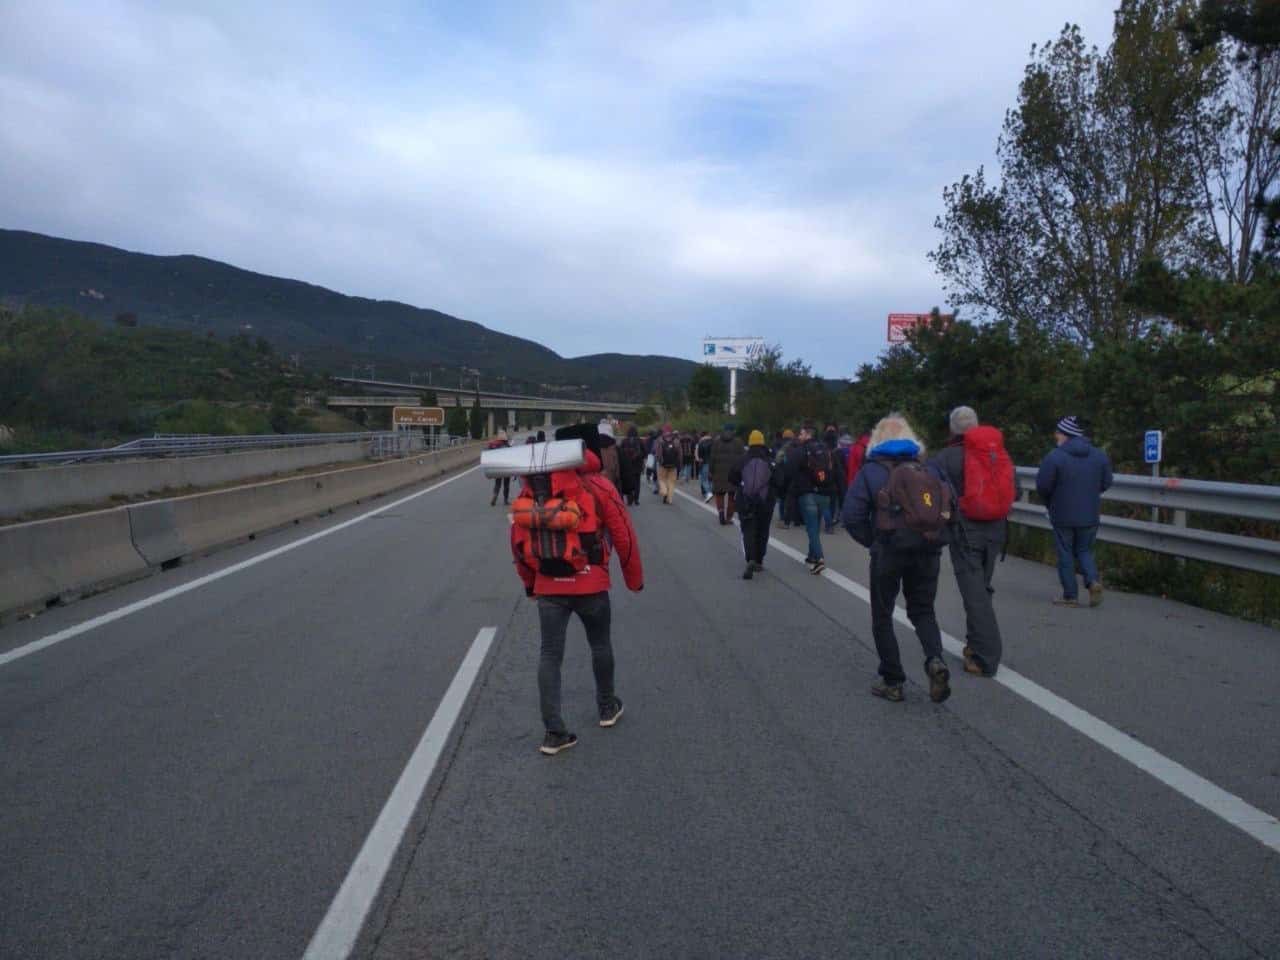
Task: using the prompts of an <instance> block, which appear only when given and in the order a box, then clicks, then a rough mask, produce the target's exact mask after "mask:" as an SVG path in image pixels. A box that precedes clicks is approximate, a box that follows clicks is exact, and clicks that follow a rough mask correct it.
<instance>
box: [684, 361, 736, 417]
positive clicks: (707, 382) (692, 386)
mask: <svg viewBox="0 0 1280 960" xmlns="http://www.w3.org/2000/svg"><path fill="white" fill-rule="evenodd" d="M728 402H729V385H728V383H726V382H725V377H724V376H723V374H721V372H720V371H719V370H717V369H716V368H715V367H712V366H708V365H707V364H702V365H701V366H699V367H698V369H696V370H694V371H693V376H692V377H690V378H689V406H690V407H692V408H693V409H694V410H698V411H701V412H704V413H718V412H720V411H721V410H723V409H724V408H725V404H727V403H728Z"/></svg>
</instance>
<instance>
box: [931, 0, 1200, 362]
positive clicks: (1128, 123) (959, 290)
mask: <svg viewBox="0 0 1280 960" xmlns="http://www.w3.org/2000/svg"><path fill="white" fill-rule="evenodd" d="M1178 16H1179V5H1178V4H1177V3H1176V2H1175V0H1122V2H1121V4H1120V7H1119V9H1118V10H1117V11H1116V16H1115V32H1114V37H1113V41H1112V44H1111V46H1110V47H1109V48H1108V49H1107V50H1106V52H1105V53H1100V52H1099V51H1098V49H1097V48H1096V47H1086V45H1085V41H1084V38H1083V36H1082V35H1081V33H1080V30H1079V28H1078V27H1075V26H1070V25H1069V26H1067V27H1066V28H1064V29H1063V31H1062V33H1061V35H1060V36H1059V37H1058V39H1057V40H1055V41H1053V42H1052V43H1050V44H1047V45H1046V46H1044V47H1040V48H1036V47H1033V48H1032V61H1031V63H1030V64H1028V66H1027V68H1026V70H1025V73H1024V75H1023V79H1022V82H1021V84H1020V86H1019V90H1018V102H1017V105H1016V106H1015V107H1014V109H1013V110H1011V111H1009V113H1008V114H1007V115H1006V117H1005V123H1004V129H1003V132H1002V134H1001V136H1000V140H999V142H998V145H997V149H996V152H997V156H998V158H999V163H1000V183H999V186H991V185H989V184H988V183H987V181H986V177H985V173H984V171H983V170H982V169H981V168H979V170H978V171H977V173H976V174H975V175H973V176H965V177H963V178H961V180H960V181H959V182H957V183H955V184H953V185H952V186H951V187H948V188H947V189H946V190H944V192H943V200H944V203H945V206H946V211H945V213H944V214H943V216H941V217H939V218H938V220H937V224H936V225H937V226H938V228H939V229H940V230H941V231H942V233H943V238H942V241H941V243H940V244H939V245H938V247H937V248H936V249H935V250H934V251H933V252H932V253H931V254H930V259H931V260H932V261H933V263H934V265H935V266H936V267H937V269H938V271H939V273H941V274H942V277H943V280H944V284H945V286H946V289H947V292H948V295H949V299H950V300H951V302H952V303H953V304H955V305H957V306H972V307H975V308H977V310H978V313H979V316H980V317H985V316H992V315H994V316H1000V317H1004V318H1006V319H1008V320H1009V321H1011V322H1012V323H1013V324H1014V325H1015V327H1018V328H1020V329H1021V328H1024V327H1038V328H1041V329H1046V330H1048V331H1050V332H1052V333H1054V334H1056V335H1059V336H1064V337H1068V338H1071V339H1074V340H1076V341H1078V342H1080V343H1082V344H1084V345H1086V346H1089V345H1092V344H1094V343H1097V342H1100V341H1104V340H1114V339H1123V338H1129V337H1133V336H1136V335H1138V334H1139V333H1140V332H1141V331H1142V330H1143V329H1144V327H1145V323H1146V321H1147V320H1148V318H1147V317H1145V316H1144V315H1143V314H1142V313H1141V311H1140V310H1138V309H1137V307H1136V305H1135V304H1133V303H1130V302H1126V301H1125V300H1124V298H1123V292H1124V290H1125V289H1126V288H1127V287H1128V286H1129V284H1130V283H1131V282H1132V280H1133V278H1134V276H1135V275H1136V273H1137V270H1138V268H1139V266H1140V265H1141V264H1142V263H1144V262H1147V261H1149V260H1152V259H1157V260H1161V261H1163V262H1167V263H1176V264H1188V263H1194V262H1197V260H1198V259H1199V258H1201V257H1202V256H1203V252H1204V249H1205V245H1206V243H1207V242H1208V241H1209V238H1208V237H1206V235H1205V230H1204V229H1203V223H1202V218H1201V213H1202V210H1203V187H1204V185H1203V183H1202V182H1201V180H1200V178H1199V177H1198V176H1197V173H1196V169H1195V165H1194V164H1192V163H1188V162H1187V158H1188V157H1189V156H1191V155H1192V154H1193V153H1194V151H1195V149H1196V147H1197V145H1198V144H1202V143H1203V141H1204V138H1205V137H1206V136H1208V135H1209V134H1208V133H1206V132H1205V130H1204V127H1205V125H1206V124H1211V119H1209V118H1206V114H1205V110H1204V104H1205V103H1206V101H1207V100H1208V99H1209V97H1210V94H1211V93H1212V91H1213V89H1214V84H1215V83H1217V82H1219V80H1220V77H1219V74H1218V72H1217V70H1216V67H1217V55H1216V52H1214V51H1212V50H1200V51H1196V50H1193V49H1192V47H1191V45H1190V43H1189V42H1188V41H1187V39H1186V37H1185V36H1184V35H1183V34H1182V33H1181V32H1180V31H1179V30H1178V24H1179V20H1178Z"/></svg>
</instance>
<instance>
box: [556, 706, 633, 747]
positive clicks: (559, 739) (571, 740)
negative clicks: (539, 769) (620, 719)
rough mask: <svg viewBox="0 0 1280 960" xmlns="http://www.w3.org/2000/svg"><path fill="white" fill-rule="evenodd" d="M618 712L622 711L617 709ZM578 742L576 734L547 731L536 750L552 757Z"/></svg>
mask: <svg viewBox="0 0 1280 960" xmlns="http://www.w3.org/2000/svg"><path fill="white" fill-rule="evenodd" d="M618 712H619V713H621V712H622V711H621V710H619V711H618ZM577 742H578V738H577V736H575V735H574V734H572V733H552V732H551V731H550V730H548V731H547V735H546V736H545V737H543V738H542V746H540V747H539V748H538V752H539V753H542V754H545V755H546V756H548V757H554V756H555V755H556V754H557V753H559V752H560V751H561V750H568V749H569V748H570V747H572V746H574V745H576V744H577Z"/></svg>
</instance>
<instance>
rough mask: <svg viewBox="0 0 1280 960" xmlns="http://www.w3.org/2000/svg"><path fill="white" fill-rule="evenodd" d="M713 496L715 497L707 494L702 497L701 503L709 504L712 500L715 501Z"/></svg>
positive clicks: (712, 494)
mask: <svg viewBox="0 0 1280 960" xmlns="http://www.w3.org/2000/svg"><path fill="white" fill-rule="evenodd" d="M715 496H716V495H715V494H714V493H708V494H707V495H706V496H705V497H703V498H702V502H703V503H710V502H711V501H712V500H714V499H715Z"/></svg>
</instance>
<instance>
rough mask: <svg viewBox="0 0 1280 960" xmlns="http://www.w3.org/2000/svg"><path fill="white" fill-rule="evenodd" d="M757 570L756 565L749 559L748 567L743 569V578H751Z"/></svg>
mask: <svg viewBox="0 0 1280 960" xmlns="http://www.w3.org/2000/svg"><path fill="white" fill-rule="evenodd" d="M755 572H756V565H755V564H754V563H751V562H750V561H748V562H747V569H745V570H743V571H742V579H743V580H750V579H751V578H752V577H753V576H754V575H755Z"/></svg>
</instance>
